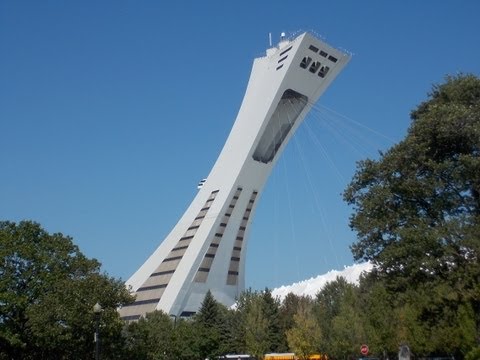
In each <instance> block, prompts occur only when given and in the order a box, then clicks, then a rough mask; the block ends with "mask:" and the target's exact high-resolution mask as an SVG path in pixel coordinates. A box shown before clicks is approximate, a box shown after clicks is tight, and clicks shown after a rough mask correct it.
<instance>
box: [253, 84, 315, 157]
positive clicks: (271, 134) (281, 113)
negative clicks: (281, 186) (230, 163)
mask: <svg viewBox="0 0 480 360" xmlns="http://www.w3.org/2000/svg"><path fill="white" fill-rule="evenodd" d="M307 102H308V98H307V97H306V96H305V95H302V94H300V93H298V92H296V91H294V90H291V89H288V90H286V91H285V92H284V93H283V95H282V97H281V99H280V101H279V102H278V105H277V107H276V109H275V111H274V112H273V114H272V117H271V118H270V119H269V120H268V123H267V126H266V127H265V129H264V131H263V133H262V136H261V137H260V140H259V142H258V144H257V147H256V148H255V151H254V152H253V159H254V160H256V161H259V162H262V163H264V164H268V163H269V162H271V161H272V160H273V158H274V157H275V155H276V154H277V152H278V150H279V149H280V147H281V146H282V144H283V142H284V140H285V139H286V138H287V136H288V134H289V132H290V130H291V128H292V127H293V125H294V124H295V122H296V121H297V119H298V117H299V116H300V114H301V113H302V111H303V109H304V108H305V105H307Z"/></svg>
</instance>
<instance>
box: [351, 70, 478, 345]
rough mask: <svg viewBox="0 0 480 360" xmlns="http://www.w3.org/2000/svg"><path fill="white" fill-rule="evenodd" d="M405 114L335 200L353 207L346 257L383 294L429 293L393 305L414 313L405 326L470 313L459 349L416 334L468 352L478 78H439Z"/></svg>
mask: <svg viewBox="0 0 480 360" xmlns="http://www.w3.org/2000/svg"><path fill="white" fill-rule="evenodd" d="M411 117H412V124H411V126H410V128H409V130H408V133H407V136H406V137H405V139H404V140H402V141H401V142H399V143H398V144H396V145H395V146H393V147H392V148H391V149H389V150H388V151H387V152H386V153H384V154H381V155H380V158H379V159H378V160H371V159H367V160H364V161H361V162H360V163H359V164H358V168H357V171H356V174H355V176H354V178H353V180H352V181H351V183H350V185H349V186H348V188H347V189H346V191H345V193H344V198H345V200H346V201H347V202H348V203H349V204H350V205H352V206H353V208H354V214H353V215H352V217H351V220H350V225H351V227H352V228H353V229H354V230H355V231H356V232H357V236H358V240H357V241H356V243H354V244H353V245H352V251H353V255H354V257H355V259H357V260H369V261H371V262H372V263H373V264H374V265H375V266H376V268H375V270H374V275H375V276H376V277H377V279H378V280H379V281H382V282H383V284H384V285H385V286H387V289H388V290H389V292H391V293H407V292H409V291H413V292H416V293H423V294H425V296H427V293H428V292H427V291H429V293H430V296H427V297H426V299H427V300H426V299H425V298H420V297H418V296H409V297H408V298H407V299H406V300H405V301H406V302H404V303H403V304H400V303H399V304H398V308H399V309H410V310H412V309H414V311H410V310H409V311H408V313H411V314H414V316H415V317H414V318H413V319H408V322H410V321H417V322H421V324H423V325H424V326H425V327H428V326H429V325H431V324H440V323H442V319H444V318H445V317H447V318H450V319H453V320H454V319H456V318H457V317H465V316H472V317H473V321H474V323H475V328H476V335H475V336H471V335H468V336H467V338H466V339H464V340H462V344H460V343H456V344H455V345H454V344H452V343H451V340H452V337H450V338H449V339H448V340H449V342H447V343H445V340H446V339H445V337H444V336H443V335H441V332H439V331H436V332H431V331H428V329H427V328H425V329H423V331H422V334H423V336H427V338H426V343H429V344H436V343H438V344H439V345H438V346H440V344H442V348H444V347H445V344H448V343H450V345H449V347H450V348H452V349H453V348H455V349H460V348H463V349H467V348H471V347H473V346H474V344H472V340H471V339H472V338H476V339H480V331H479V330H480V285H479V284H480V261H479V260H480V240H479V239H480V79H478V78H477V77H476V76H473V75H458V76H451V77H447V78H446V81H445V83H443V84H440V85H435V86H434V87H433V89H432V91H431V93H430V94H429V98H428V100H427V101H425V102H423V103H422V104H420V105H419V106H418V107H417V109H415V110H414V111H413V112H412V114H411ZM412 301H415V302H416V303H413V302H412ZM432 309H435V310H432ZM460 314H461V315H460ZM468 314H470V315H468ZM404 321H406V319H404ZM453 323H457V321H453ZM411 328H412V329H414V328H418V327H411ZM437 330H438V329H437ZM453 330H454V329H452V328H451V327H450V330H449V332H452V331H453ZM409 331H410V332H411V331H412V330H409ZM445 336H447V335H445ZM409 337H410V338H415V339H417V340H418V339H419V337H415V336H413V337H412V336H409ZM442 337H443V338H444V340H440V338H442ZM420 338H421V337H420ZM417 345H418V346H419V347H420V348H421V345H420V344H417ZM427 348H428V346H427V347H425V351H427ZM430 350H431V351H433V352H440V351H441V348H437V349H430ZM462 351H463V352H465V351H467V350H462Z"/></svg>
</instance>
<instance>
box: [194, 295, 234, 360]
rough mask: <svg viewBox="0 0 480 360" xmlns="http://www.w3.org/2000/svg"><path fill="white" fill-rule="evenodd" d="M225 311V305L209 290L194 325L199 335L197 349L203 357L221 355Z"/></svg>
mask: <svg viewBox="0 0 480 360" xmlns="http://www.w3.org/2000/svg"><path fill="white" fill-rule="evenodd" d="M225 312H226V309H225V307H224V306H223V305H221V304H220V303H218V302H217V301H216V300H215V299H214V297H213V295H212V293H211V292H210V291H208V292H207V293H206V295H205V298H204V300H203V302H202V305H201V306H200V309H199V311H198V312H197V314H196V315H195V318H194V325H195V326H196V329H197V334H198V335H199V336H198V337H197V340H198V343H197V351H198V355H199V356H200V358H201V359H205V358H214V357H216V356H219V355H221V353H222V351H223V346H222V342H223V340H224V339H225V338H224V334H225V331H224V330H225V319H226V318H225Z"/></svg>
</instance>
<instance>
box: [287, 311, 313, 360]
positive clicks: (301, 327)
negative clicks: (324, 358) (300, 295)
mask: <svg viewBox="0 0 480 360" xmlns="http://www.w3.org/2000/svg"><path fill="white" fill-rule="evenodd" d="M293 320H294V323H295V324H294V326H293V327H292V328H291V329H289V330H287V334H286V335H287V340H288V346H289V348H290V349H291V350H292V351H293V352H295V354H296V355H297V356H299V357H300V358H301V359H306V358H307V356H308V355H311V354H314V353H318V352H320V350H321V349H320V347H321V342H322V330H321V328H320V326H319V324H318V323H317V321H316V319H315V317H314V316H313V311H312V304H311V303H307V302H301V303H299V307H298V309H297V312H296V314H295V315H294V316H293Z"/></svg>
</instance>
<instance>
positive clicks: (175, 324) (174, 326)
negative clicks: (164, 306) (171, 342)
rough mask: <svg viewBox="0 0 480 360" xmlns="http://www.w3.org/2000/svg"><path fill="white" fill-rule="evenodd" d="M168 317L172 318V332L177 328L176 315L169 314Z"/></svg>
mask: <svg viewBox="0 0 480 360" xmlns="http://www.w3.org/2000/svg"><path fill="white" fill-rule="evenodd" d="M170 317H173V330H175V328H176V327H177V315H173V314H170Z"/></svg>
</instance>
